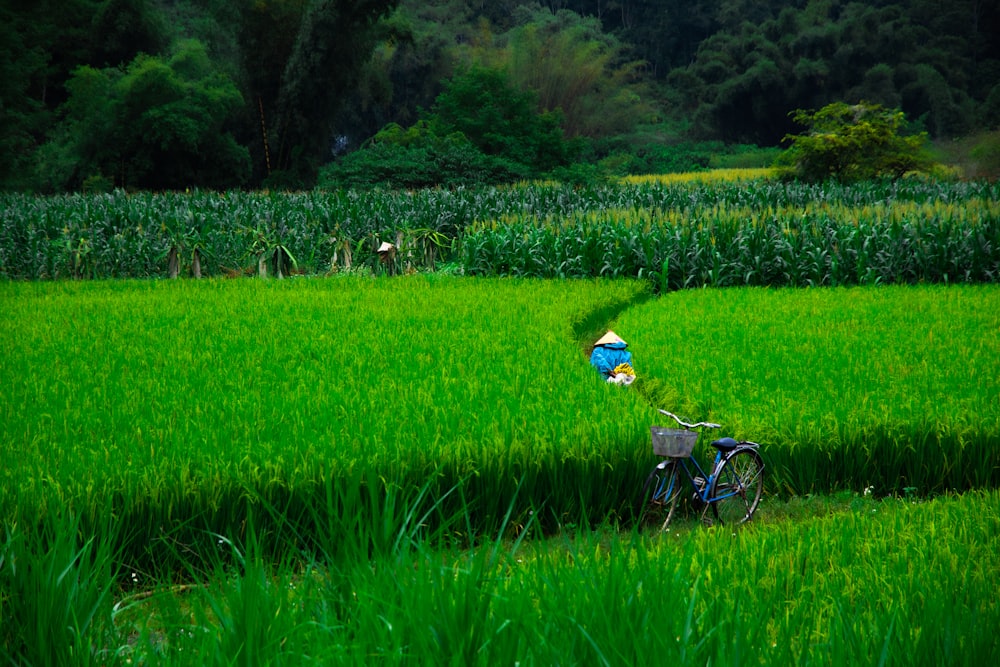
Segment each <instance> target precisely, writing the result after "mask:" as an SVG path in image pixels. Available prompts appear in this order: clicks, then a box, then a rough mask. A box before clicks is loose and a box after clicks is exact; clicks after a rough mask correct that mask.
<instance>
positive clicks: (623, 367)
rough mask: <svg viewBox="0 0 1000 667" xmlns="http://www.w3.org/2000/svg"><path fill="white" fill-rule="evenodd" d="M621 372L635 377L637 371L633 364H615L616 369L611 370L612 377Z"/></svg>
mask: <svg viewBox="0 0 1000 667" xmlns="http://www.w3.org/2000/svg"><path fill="white" fill-rule="evenodd" d="M619 374H623V375H631V376H632V377H635V371H634V370H632V364H629V363H624V364H618V365H617V366H615V369H614V370H613V371H611V377H614V376H615V375H619Z"/></svg>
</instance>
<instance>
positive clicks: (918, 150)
mask: <svg viewBox="0 0 1000 667" xmlns="http://www.w3.org/2000/svg"><path fill="white" fill-rule="evenodd" d="M791 116H792V119H793V120H794V121H795V122H796V123H798V124H800V125H805V126H806V127H808V128H809V132H808V133H806V134H799V135H788V136H786V137H785V139H786V141H790V142H791V147H790V148H789V150H788V154H787V156H786V159H787V160H788V161H789V162H790V163H791V164H792V165H794V169H795V173H796V175H797V176H798V177H799V178H801V179H803V180H807V181H823V180H826V179H836V180H839V181H844V182H854V181H860V180H865V179H869V178H877V177H886V176H887V177H891V178H899V177H901V176H902V175H903V174H905V173H907V172H909V171H917V170H921V169H925V168H926V167H928V166H929V161H928V159H927V158H926V157H925V156H924V155H923V154H922V150H923V147H924V144H925V142H926V140H927V135H926V133H920V134H916V135H910V136H901V135H900V134H899V130H900V128H901V127H902V126H903V123H904V120H905V117H904V115H903V112H902V111H899V110H888V109H885V108H883V107H882V106H880V105H877V104H868V103H865V102H862V103H860V104H853V105H849V104H846V103H844V102H835V103H833V104H828V105H827V106H825V107H823V108H822V109H820V110H819V111H803V110H801V109H799V110H797V111H795V112H793V113H792V114H791Z"/></svg>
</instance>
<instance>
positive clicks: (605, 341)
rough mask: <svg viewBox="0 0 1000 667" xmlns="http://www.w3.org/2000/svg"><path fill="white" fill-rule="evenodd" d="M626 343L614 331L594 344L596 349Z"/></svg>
mask: <svg viewBox="0 0 1000 667" xmlns="http://www.w3.org/2000/svg"><path fill="white" fill-rule="evenodd" d="M624 342H625V341H623V340H622V339H621V338H619V337H618V334H616V333H615V332H614V331H609V332H608V333H606V334H604V335H603V336H601V337H600V338H598V339H597V342H596V343H594V347H597V346H598V345H610V344H611V343H624Z"/></svg>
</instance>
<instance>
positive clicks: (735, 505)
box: [640, 410, 764, 530]
mask: <svg viewBox="0 0 1000 667" xmlns="http://www.w3.org/2000/svg"><path fill="white" fill-rule="evenodd" d="M660 412H661V413H663V414H664V415H667V416H668V417H672V418H673V419H674V421H676V422H677V424H678V425H679V426H681V427H682V429H673V428H664V427H661V426H652V427H650V431H651V433H652V441H653V452H654V453H655V454H656V455H657V456H663V457H664V460H663V461H661V462H660V463H658V464H657V465H656V467H655V468H653V470H652V471H651V472H650V473H649V476H648V477H647V478H646V483H645V484H644V485H643V487H642V503H643V504H642V507H641V508H640V517H641V518H642V520H643V521H644V522H646V523H652V522H654V521H655V522H656V523H659V522H660V519H661V518H662V520H663V521H662V526H661V529H662V530H666V528H667V526H668V525H669V524H670V520H671V519H673V517H674V512H675V511H676V509H677V502H678V500H679V499H680V497H681V495H682V493H683V490H682V486H683V485H682V481H681V479H680V472H681V471H682V470H683V471H684V474H685V475H686V476H687V478H688V481H689V482H690V483H691V487H692V488H693V489H694V493H693V494H692V495H691V500H692V503H693V504H694V506H695V509H696V510H699V509H700V511H701V512H702V521H703V522H704V523H706V524H711V523H712V522H713V521H712V518H713V517H714V519H715V520H717V521H718V522H719V523H721V524H723V525H735V524H741V523H744V522H746V521H749V520H750V518H751V517H752V516H753V513H754V512H755V511H757V506H758V505H759V504H760V497H761V495H762V494H763V491H764V460H763V459H762V458H761V456H760V454H759V453H758V451H757V449H758V448H759V447H760V445H759V444H758V443H756V442H750V441H749V440H736V439H734V438H720V439H718V440H715V441H714V442H712V447H714V448H715V449H716V453H715V461H714V463H713V464H712V472H711V474H708V475H706V474H705V471H704V469H703V468H702V467H701V464H700V463H699V462H698V460H697V459H696V458H695V457H694V456H693V455H692V451H693V450H694V445H695V443H696V442H697V440H698V435H699V431H697V430H695V429H700V428H721V426H720V425H719V424H713V423H711V422H697V423H695V424H689V423H687V422H685V421H683V420H682V419H681V418H680V417H678V416H677V415H675V414H673V413H671V412H667V411H666V410H660ZM709 510H711V513H712V517H709V515H708V513H709Z"/></svg>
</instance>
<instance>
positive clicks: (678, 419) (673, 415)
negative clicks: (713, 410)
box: [659, 408, 722, 428]
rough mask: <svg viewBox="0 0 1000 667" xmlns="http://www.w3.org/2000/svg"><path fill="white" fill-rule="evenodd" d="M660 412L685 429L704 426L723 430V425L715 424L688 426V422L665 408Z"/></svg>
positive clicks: (702, 423)
mask: <svg viewBox="0 0 1000 667" xmlns="http://www.w3.org/2000/svg"><path fill="white" fill-rule="evenodd" d="M659 410H660V412H662V413H663V414H665V415H666V416H668V417H671V418H672V419H673V420H674V421H675V422H677V423H678V424H680V425H681V426H683V427H684V428H698V427H699V426H704V427H705V428H722V424H713V423H712V422H698V423H696V424H688V423H687V422H686V421H684V420H682V419H681V418H680V417H678V416H677V415H675V414H674V413H673V412H667V411H666V410H664V409H663V408H659Z"/></svg>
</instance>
